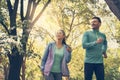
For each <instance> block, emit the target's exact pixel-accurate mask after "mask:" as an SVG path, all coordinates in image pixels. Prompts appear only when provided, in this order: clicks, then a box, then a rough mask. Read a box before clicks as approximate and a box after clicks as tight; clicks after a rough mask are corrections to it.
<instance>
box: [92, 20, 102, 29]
mask: <svg viewBox="0 0 120 80" xmlns="http://www.w3.org/2000/svg"><path fill="white" fill-rule="evenodd" d="M100 25H101V23H100V22H99V21H98V20H97V19H92V20H91V26H92V29H99V27H100Z"/></svg>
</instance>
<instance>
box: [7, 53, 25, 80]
mask: <svg viewBox="0 0 120 80" xmlns="http://www.w3.org/2000/svg"><path fill="white" fill-rule="evenodd" d="M8 57H9V62H10V68H9V76H8V80H20V69H21V64H22V62H23V56H21V55H11V54H9V55H8Z"/></svg>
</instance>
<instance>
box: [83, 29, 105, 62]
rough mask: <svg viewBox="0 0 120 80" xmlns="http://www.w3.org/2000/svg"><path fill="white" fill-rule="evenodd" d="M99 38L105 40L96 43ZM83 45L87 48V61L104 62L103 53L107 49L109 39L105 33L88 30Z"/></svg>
mask: <svg viewBox="0 0 120 80" xmlns="http://www.w3.org/2000/svg"><path fill="white" fill-rule="evenodd" d="M98 38H102V39H103V42H102V43H100V44H97V43H96V40H97V39H98ZM82 47H83V48H84V49H85V50H86V54H85V63H103V56H102V55H103V53H104V52H105V53H106V50H107V40H106V36H105V34H104V33H101V32H99V31H98V30H91V31H86V32H85V33H84V35H83V38H82Z"/></svg>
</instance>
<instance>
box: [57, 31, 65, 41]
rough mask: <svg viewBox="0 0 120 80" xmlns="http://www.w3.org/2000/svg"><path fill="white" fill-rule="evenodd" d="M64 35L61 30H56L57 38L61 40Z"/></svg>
mask: <svg viewBox="0 0 120 80" xmlns="http://www.w3.org/2000/svg"><path fill="white" fill-rule="evenodd" d="M64 37H65V35H64V34H63V32H62V31H61V30H59V31H57V33H56V38H57V39H58V40H62V39H63V38H64Z"/></svg>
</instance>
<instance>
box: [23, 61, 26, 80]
mask: <svg viewBox="0 0 120 80" xmlns="http://www.w3.org/2000/svg"><path fill="white" fill-rule="evenodd" d="M25 62H26V60H24V61H23V64H22V80H25V67H26V66H25Z"/></svg>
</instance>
